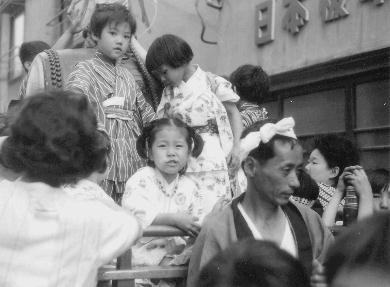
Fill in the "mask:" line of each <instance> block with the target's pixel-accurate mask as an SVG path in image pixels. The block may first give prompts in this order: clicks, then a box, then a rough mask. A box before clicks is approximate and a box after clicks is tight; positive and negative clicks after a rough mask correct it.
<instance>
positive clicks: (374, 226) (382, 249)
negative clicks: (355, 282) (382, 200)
mask: <svg viewBox="0 0 390 287" xmlns="http://www.w3.org/2000/svg"><path fill="white" fill-rule="evenodd" d="M324 265H325V270H326V278H327V281H328V283H329V284H331V283H332V281H333V280H334V279H335V277H336V276H337V275H338V273H339V272H340V271H341V270H346V271H349V270H354V269H355V270H358V269H359V268H363V269H364V268H373V269H374V270H375V269H376V270H378V271H382V272H385V273H388V271H389V270H390V212H388V211H383V212H379V213H376V214H374V215H373V216H371V217H369V218H366V219H364V220H362V221H361V222H358V223H357V224H356V225H354V226H351V228H349V229H348V230H346V231H345V232H343V233H342V234H341V235H340V236H339V237H337V238H336V241H335V243H334V244H333V246H332V247H331V248H330V249H329V250H328V252H327V255H326V258H325V264H324ZM329 286H330V285H329Z"/></svg>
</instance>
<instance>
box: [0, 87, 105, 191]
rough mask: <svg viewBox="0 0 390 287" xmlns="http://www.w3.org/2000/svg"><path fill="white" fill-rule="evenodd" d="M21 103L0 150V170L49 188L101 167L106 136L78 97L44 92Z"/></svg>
mask: <svg viewBox="0 0 390 287" xmlns="http://www.w3.org/2000/svg"><path fill="white" fill-rule="evenodd" d="M24 101H25V102H24V103H23V106H22V108H21V110H20V111H19V113H18V115H17V116H16V118H15V120H14V121H13V122H12V123H11V126H10V135H9V137H8V138H7V139H6V140H5V142H4V143H3V145H2V148H1V160H2V163H3V164H4V166H6V167H8V168H10V169H11V170H13V171H15V172H17V173H19V172H23V173H25V174H26V176H27V177H28V178H29V179H31V180H34V181H41V182H44V183H46V184H49V185H51V186H55V187H58V186H60V185H62V184H67V183H75V182H77V181H78V180H79V179H82V178H85V177H88V176H89V175H90V174H91V173H92V172H94V171H100V172H101V171H104V170H105V169H106V166H107V163H106V156H107V154H108V151H107V137H105V136H104V135H103V134H102V133H101V132H99V131H98V130H97V120H96V116H95V113H94V111H93V109H92V108H91V106H90V105H89V102H88V99H87V98H86V97H85V96H84V95H79V94H76V93H73V92H70V91H45V92H42V93H38V94H36V95H34V96H32V97H30V98H28V99H26V100H24Z"/></svg>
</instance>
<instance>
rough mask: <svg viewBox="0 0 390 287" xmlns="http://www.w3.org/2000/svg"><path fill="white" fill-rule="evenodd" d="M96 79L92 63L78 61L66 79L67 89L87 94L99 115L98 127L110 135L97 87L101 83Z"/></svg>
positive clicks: (97, 115)
mask: <svg viewBox="0 0 390 287" xmlns="http://www.w3.org/2000/svg"><path fill="white" fill-rule="evenodd" d="M96 81H97V78H96V76H95V72H94V70H93V68H92V67H91V66H90V65H87V64H86V63H84V62H81V63H78V64H77V65H76V68H75V70H74V71H73V72H71V73H70V74H69V76H68V79H67V81H66V89H68V90H71V91H74V92H76V93H79V94H82V95H85V96H86V97H87V98H88V101H89V103H90V104H91V105H92V108H93V110H94V111H95V114H96V117H97V121H98V129H99V130H101V131H103V132H105V133H106V134H107V135H108V132H107V130H106V127H105V116H104V112H103V110H102V108H101V103H100V100H99V96H98V95H99V91H98V90H97V89H98V87H99V85H98V84H97V83H95V82H96Z"/></svg>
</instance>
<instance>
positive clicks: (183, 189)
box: [122, 166, 210, 228]
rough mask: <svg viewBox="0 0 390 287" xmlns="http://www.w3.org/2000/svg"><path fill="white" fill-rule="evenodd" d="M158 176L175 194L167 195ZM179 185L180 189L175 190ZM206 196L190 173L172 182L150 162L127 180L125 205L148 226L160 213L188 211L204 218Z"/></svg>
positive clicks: (169, 191) (123, 200)
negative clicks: (204, 196) (203, 207)
mask: <svg viewBox="0 0 390 287" xmlns="http://www.w3.org/2000/svg"><path fill="white" fill-rule="evenodd" d="M158 180H159V181H160V182H161V184H162V185H163V187H164V188H165V190H166V191H167V193H168V194H172V196H167V195H165V194H164V193H163V192H162V191H161V190H160V187H159V184H158ZM176 185H177V187H176V193H175V194H173V191H174V189H175V186H176ZM202 200H203V192H202V190H201V189H200V187H199V185H197V183H196V182H194V181H193V180H192V179H190V178H189V177H187V176H185V175H183V176H181V177H180V178H176V179H175V180H174V181H173V182H172V183H171V184H168V183H167V182H166V180H165V179H164V178H163V177H162V175H161V174H160V173H159V172H158V170H157V169H154V168H152V167H150V166H146V167H143V168H140V169H139V170H138V171H137V172H136V173H135V174H133V176H132V177H130V179H129V180H128V181H127V183H126V188H125V192H124V194H123V198H122V206H123V207H124V208H126V209H128V210H129V211H130V212H131V213H132V214H134V216H135V217H137V219H138V220H139V221H140V222H141V225H142V227H143V228H146V227H148V226H149V225H151V224H152V222H153V220H154V219H155V218H156V216H157V215H158V214H160V213H175V212H187V213H189V214H191V215H194V216H197V217H199V219H200V220H202V219H203V217H204V215H205V214H204V210H203V209H202ZM209 211H210V210H209ZM206 212H207V211H206Z"/></svg>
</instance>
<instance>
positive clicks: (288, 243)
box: [237, 203, 298, 258]
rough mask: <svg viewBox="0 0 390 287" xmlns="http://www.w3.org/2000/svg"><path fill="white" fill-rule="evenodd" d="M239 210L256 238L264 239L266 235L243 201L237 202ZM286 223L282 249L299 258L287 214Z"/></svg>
mask: <svg viewBox="0 0 390 287" xmlns="http://www.w3.org/2000/svg"><path fill="white" fill-rule="evenodd" d="M237 208H238V210H239V211H240V212H241V214H242V217H244V219H245V221H246V223H247V224H248V227H249V229H250V230H251V231H252V234H253V237H254V238H255V239H256V240H264V237H263V236H262V235H261V232H260V231H259V230H258V229H257V228H256V225H255V224H254V223H253V221H252V219H251V218H250V217H249V216H248V214H247V213H246V211H245V209H244V208H243V207H242V205H241V203H238V204H237ZM285 219H286V221H287V222H286V224H285V228H284V232H283V238H282V242H281V243H280V246H279V247H280V249H282V250H284V251H286V252H288V253H289V254H290V255H292V256H294V257H295V258H298V247H297V243H296V242H295V237H294V234H293V231H292V228H291V226H290V221H289V220H288V217H287V216H285Z"/></svg>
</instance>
